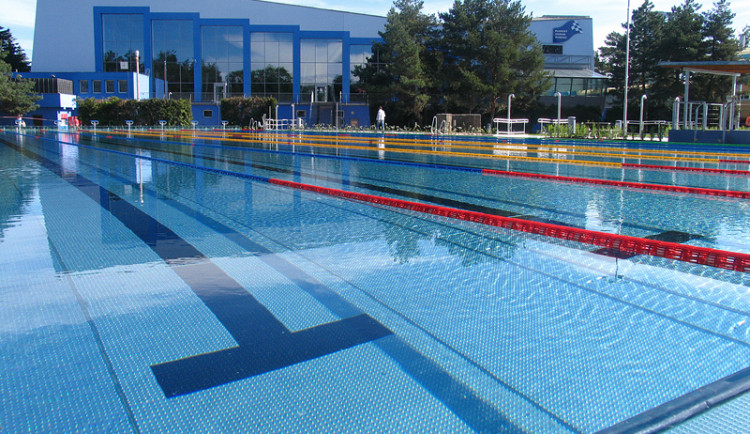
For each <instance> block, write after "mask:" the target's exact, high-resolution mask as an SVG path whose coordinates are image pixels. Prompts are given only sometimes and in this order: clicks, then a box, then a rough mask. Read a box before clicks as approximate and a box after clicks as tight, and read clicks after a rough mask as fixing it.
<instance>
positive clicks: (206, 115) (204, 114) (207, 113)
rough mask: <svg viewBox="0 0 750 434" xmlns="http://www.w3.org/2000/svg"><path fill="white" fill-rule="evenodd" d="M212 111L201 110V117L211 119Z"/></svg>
mask: <svg viewBox="0 0 750 434" xmlns="http://www.w3.org/2000/svg"><path fill="white" fill-rule="evenodd" d="M213 115H214V111H213V110H203V117H204V118H210V117H213Z"/></svg>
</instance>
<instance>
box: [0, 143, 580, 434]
mask: <svg viewBox="0 0 750 434" xmlns="http://www.w3.org/2000/svg"><path fill="white" fill-rule="evenodd" d="M45 140H50V139H45ZM50 141H53V142H57V141H56V140H50ZM0 142H3V143H5V144H6V145H8V146H10V147H11V148H13V149H15V150H16V151H18V152H20V153H22V154H24V155H26V156H27V157H29V158H31V159H33V160H35V161H37V162H39V163H40V164H41V165H42V166H43V167H45V168H46V169H47V170H50V171H51V172H53V173H55V174H57V175H58V176H60V177H61V178H62V179H64V180H66V181H68V182H69V183H71V184H72V185H73V186H75V187H77V188H78V189H79V190H81V191H82V192H83V193H84V194H86V195H87V196H89V197H90V198H92V199H94V201H95V202H97V203H99V204H100V205H102V203H101V198H102V197H105V196H104V195H103V194H101V193H100V194H98V195H97V193H96V190H97V187H98V190H99V191H100V192H106V197H110V196H112V197H117V198H119V196H117V195H116V194H114V193H112V192H110V191H109V190H107V189H106V188H105V187H103V186H99V185H98V184H95V183H93V182H91V181H89V180H88V179H87V178H85V177H83V176H81V175H80V174H77V173H76V174H75V175H74V177H71V176H70V175H69V174H66V175H65V176H64V177H63V176H62V172H61V168H60V166H59V165H57V164H56V163H54V162H52V161H51V160H49V159H47V158H46V157H43V156H41V155H39V154H36V153H34V152H32V151H30V150H27V149H21V148H19V147H17V146H16V145H14V144H11V143H9V142H7V141H5V140H2V139H0ZM127 155H129V156H134V157H137V158H140V157H138V156H136V155H132V154H127ZM55 167H56V169H55ZM110 176H111V174H110ZM120 199H121V200H117V203H118V206H119V205H122V204H127V205H130V203H129V202H128V201H127V200H124V199H122V198H120ZM169 202H170V203H168V205H169V206H172V207H173V208H175V209H177V210H178V211H181V212H183V213H186V214H187V215H188V216H191V217H194V218H198V219H199V220H200V221H201V222H202V223H204V224H207V225H208V226H210V227H211V228H212V229H213V230H215V231H217V232H218V233H221V234H222V235H224V236H225V237H226V238H228V239H229V240H230V241H232V242H235V243H236V244H238V245H239V246H240V247H243V248H245V249H246V250H247V251H249V252H251V253H254V254H255V255H256V256H257V257H258V258H259V259H260V260H262V261H264V262H266V263H267V264H268V265H269V266H271V267H272V268H274V269H275V270H277V271H278V272H279V273H281V274H282V275H284V276H285V277H287V278H288V279H290V280H291V281H292V282H294V283H296V284H298V285H299V286H300V288H301V289H302V290H304V291H305V292H307V293H308V294H310V295H311V296H312V297H313V298H315V299H316V300H317V301H318V302H320V303H321V304H322V305H324V306H325V307H326V308H328V309H330V310H331V311H332V312H333V313H335V314H337V315H339V316H341V315H356V316H354V317H353V318H354V319H355V320H357V319H359V318H360V317H362V316H366V317H368V318H370V317H369V315H366V314H364V313H362V311H361V310H360V309H359V308H357V307H356V306H354V305H353V304H351V303H350V302H348V301H347V300H346V299H344V298H342V297H341V296H340V295H339V294H338V293H336V292H335V291H333V290H332V289H330V288H328V287H327V286H325V285H324V284H323V283H322V282H320V281H318V280H317V279H316V278H314V277H313V276H310V275H308V274H307V273H305V272H304V271H302V270H301V269H299V268H298V267H296V266H295V265H294V264H292V263H291V262H288V261H286V260H285V259H284V258H282V257H280V256H279V255H276V254H275V253H274V252H272V251H271V250H269V249H267V248H265V247H263V246H261V245H259V244H257V243H255V242H253V241H252V240H250V239H249V238H247V237H246V236H245V235H244V234H241V233H239V232H237V231H236V230H234V229H232V228H230V227H228V226H226V225H224V224H223V223H220V222H218V221H216V220H214V219H212V218H211V217H209V216H207V215H205V214H202V213H200V212H199V211H197V210H194V209H190V208H188V207H187V206H185V205H183V204H181V203H179V202H176V201H174V200H170V201H169ZM126 208H127V210H126V211H125V212H119V213H118V212H115V213H114V214H113V216H114V217H116V218H118V220H120V221H122V222H123V224H125V225H126V226H127V227H128V228H129V229H131V230H134V232H135V234H136V235H137V236H139V237H141V234H140V232H143V231H142V230H141V229H142V228H144V227H146V228H151V229H152V230H153V229H154V228H156V229H155V232H156V235H157V236H158V239H159V240H165V239H166V238H167V235H169V237H173V236H174V237H176V238H174V239H173V238H170V239H169V242H168V243H165V244H167V245H165V246H164V249H160V250H161V251H162V252H166V255H167V256H172V255H173V253H174V248H175V245H174V244H175V243H177V244H179V245H182V246H184V247H185V248H186V249H188V250H190V251H191V252H190V255H192V256H193V258H194V259H200V257H199V256H200V255H202V254H201V253H200V252H198V251H197V249H195V247H193V246H192V245H191V244H189V243H188V242H187V241H186V240H184V239H182V238H179V236H178V235H176V234H174V233H173V232H172V231H171V230H170V229H168V228H166V227H165V226H163V225H162V224H161V223H159V222H158V221H157V220H155V219H153V218H152V217H151V216H150V215H148V214H146V213H145V212H144V211H141V210H140V209H138V208H137V207H135V206H133V205H130V206H129V207H127V206H126ZM110 212H112V210H110ZM134 215H136V216H139V217H144V218H146V219H147V220H148V221H149V222H150V223H151V224H148V225H145V226H143V225H140V224H139V222H138V221H137V220H136V221H132V218H133V216H134ZM126 217H127V218H126ZM122 219H124V220H125V221H123V220H122ZM152 220H153V221H152ZM129 222H130V223H131V224H129ZM133 225H135V226H134V227H131V226H133ZM142 239H143V238H142ZM144 241H145V240H144ZM152 244H153V243H152ZM152 244H149V247H151V248H152V249H156V247H154V246H153V245H152ZM157 254H159V255H160V256H161V254H160V253H158V252H157ZM190 255H188V256H190ZM179 256H180V257H179V258H176V260H175V261H172V263H170V262H167V264H168V265H169V266H170V267H171V268H172V269H173V270H175V271H181V270H182V269H183V268H190V267H194V266H195V265H196V264H194V263H191V264H185V261H184V258H183V257H182V255H179ZM165 261H166V260H165ZM208 262H209V264H212V262H211V261H210V259H208ZM199 263H200V262H199ZM180 265H185V267H182V268H176V267H180ZM214 267H215V266H214ZM214 267H211V268H214ZM215 268H218V267H215ZM206 271H207V270H205V269H201V270H190V269H187V270H185V271H184V272H183V273H182V274H181V273H179V272H178V275H179V276H180V277H181V278H183V279H185V278H187V279H189V280H193V278H195V279H198V281H197V282H196V283H197V284H198V285H202V286H205V284H207V283H210V284H212V285H214V284H216V281H215V279H216V277H217V276H216V275H215V273H208V274H206ZM208 271H210V270H208ZM219 271H220V272H221V273H223V271H221V270H220V269H219ZM183 274H185V276H183ZM219 277H221V276H219ZM226 279H231V280H233V279H232V278H231V277H229V276H225V278H223V279H221V280H225V282H223V283H227V282H228V283H229V285H230V286H234V284H233V283H232V282H229V281H226ZM207 280H208V281H210V282H206V281H207ZM186 283H188V285H189V286H190V287H191V289H193V290H194V291H195V289H194V288H193V286H191V284H190V282H187V281H186ZM237 285H239V284H237ZM222 288H224V286H222ZM224 289H225V291H224V294H223V295H222V294H219V295H221V296H222V297H218V298H225V297H226V296H228V295H231V293H230V291H228V290H227V288H224ZM211 291H213V290H211ZM243 291H244V289H243ZM245 293H246V294H247V296H249V297H250V298H254V297H252V295H250V293H249V292H247V291H245ZM240 295H242V296H243V297H244V298H246V299H247V296H244V294H240ZM235 298H236V297H235ZM201 300H202V301H203V302H204V303H206V301H205V300H203V298H201ZM234 301H235V302H236V301H237V300H234ZM240 301H241V300H240ZM241 304H246V303H241ZM207 307H209V309H211V307H210V306H207ZM240 307H242V306H240ZM251 307H254V308H255V309H256V310H257V309H261V313H262V309H264V307H263V306H262V305H260V306H251ZM229 308H230V309H229V310H230V311H229V312H227V314H231V311H232V310H237V308H238V306H229ZM211 311H212V312H213V313H214V314H215V315H216V314H217V313H216V312H214V309H211ZM269 314H270V312H269ZM217 316H219V318H220V321H221V316H220V315H217ZM231 316H234V315H230V317H229V319H230V321H232V323H237V324H234V325H237V327H241V325H238V324H240V323H241V324H245V323H247V321H246V318H247V316H243V317H242V318H237V319H236V320H235V319H232V318H231ZM346 319H349V320H351V319H352V318H346ZM342 321H343V320H342ZM372 321H375V323H376V324H380V323H378V322H377V321H376V320H374V319H373V320H372ZM271 322H272V323H273V321H272V320H271ZM360 322H361V321H360ZM336 323H338V322H336ZM336 323H327V324H336ZM327 324H323V325H321V326H326V325H327ZM222 325H223V326H224V327H225V328H227V331H229V332H230V333H232V331H233V330H232V327H228V326H227V324H225V323H224V321H222ZM264 325H265V324H264ZM271 325H272V326H273V324H271ZM355 325H357V324H355ZM321 326H316V327H317V328H320V327H321ZM281 327H283V325H281ZM316 327H313V328H316ZM381 327H384V326H381ZM274 328H276V327H274ZM267 329H268V327H265V328H264V330H266V331H267ZM307 330H310V329H307ZM385 330H388V329H385ZM240 332H242V331H241V330H240ZM331 332H333V333H334V334H338V335H339V337H338V338H337V337H331V338H330V339H340V338H341V335H342V333H341V331H339V332H338V333H336V332H335V331H331ZM388 332H389V333H388V334H387V335H384V336H382V337H380V338H376V339H374V340H372V341H371V342H372V343H373V344H374V345H376V346H377V347H378V348H380V349H381V350H382V351H383V352H384V353H385V354H387V355H388V356H390V357H391V358H392V360H393V361H394V362H395V363H396V364H398V365H399V366H401V368H402V369H403V370H404V372H406V373H407V374H408V375H409V376H411V377H412V378H413V379H414V380H415V381H416V382H417V383H418V384H420V385H421V386H422V387H424V388H425V389H426V390H427V391H428V392H429V393H430V394H432V395H433V396H434V397H435V398H436V399H438V400H439V401H440V402H442V403H443V404H444V405H445V406H446V408H448V409H449V410H450V411H451V412H453V413H454V414H455V415H456V417H458V418H459V419H461V420H462V421H463V422H465V423H466V424H467V425H469V426H470V427H472V429H474V430H476V431H478V432H493V431H497V430H498V429H502V430H504V431H507V432H511V433H522V432H523V430H522V429H520V428H519V427H517V426H515V424H514V423H513V422H512V421H510V420H508V419H507V418H506V417H505V416H504V415H503V414H502V413H501V412H500V411H499V410H498V409H496V408H495V407H493V406H492V405H490V404H489V403H487V402H485V401H484V400H483V399H481V398H480V397H479V396H477V395H476V394H475V393H474V391H473V390H472V389H471V388H470V387H469V386H467V385H465V384H464V383H462V382H460V381H459V380H457V379H455V378H454V377H453V376H451V375H450V374H449V373H448V372H447V371H445V370H444V369H443V368H442V367H440V366H439V365H438V364H437V363H436V362H435V361H433V360H432V359H429V358H427V357H426V356H424V355H422V354H421V353H420V352H418V351H417V350H416V349H414V348H413V347H412V346H411V345H409V344H408V343H407V342H406V341H404V340H403V339H402V338H401V337H399V336H397V335H394V334H392V333H391V332H390V330H388ZM294 333H299V332H294ZM294 333H292V334H294ZM344 334H345V333H344ZM232 335H233V336H234V334H232ZM318 335H320V333H318ZM318 337H320V336H318ZM322 337H323V338H325V337H326V334H323V335H322ZM344 337H346V336H344ZM235 339H236V340H237V341H238V343H240V340H239V339H237V337H235ZM262 341H263V339H261V343H262ZM253 344H255V345H256V346H257V342H253ZM241 346H242V345H240V347H234V348H229V349H227V350H220V351H217V352H214V353H207V356H209V358H210V359H211V360H209V361H208V362H210V363H207V365H206V369H208V370H210V371H211V372H214V371H216V370H217V362H218V363H222V362H226V363H229V364H230V366H229V368H230V369H229V371H232V370H234V371H242V370H243V367H242V366H238V365H237V360H236V359H237V358H239V359H240V362H241V359H242V357H243V356H246V354H245V353H247V352H248V351H252V350H247V349H246V348H245V349H243V348H241ZM238 348H239V349H238ZM322 350H325V348H323V349H322ZM316 351H317V352H319V351H321V349H320V348H314V349H312V350H311V351H309V352H311V353H314V352H316ZM277 352H278V349H277ZM459 354H460V353H459ZM200 356H202V355H200ZM200 356H193V357H188V358H186V359H179V360H177V361H175V362H180V361H186V362H183V364H188V365H191V366H188V367H189V368H191V367H195V366H194V365H195V364H196V362H200V361H201V360H196V358H198V357H200ZM262 358H263V359H268V358H269V357H268V352H262ZM175 362H166V363H163V364H158V365H152V370H153V371H154V373H155V374H156V372H161V371H163V370H164V366H166V365H168V364H170V363H175ZM263 364H267V362H264V363H263ZM220 371H221V372H219V373H218V374H217V375H218V376H219V377H221V379H224V377H222V374H225V375H224V376H226V375H230V376H231V375H235V376H236V375H239V374H242V372H225V371H226V370H220ZM167 377H169V376H167ZM193 377H196V376H195V375H192V377H191V378H189V380H190V381H192V383H191V384H193V383H194V384H193V387H195V386H196V385H197V386H198V387H202V386H205V384H203V383H202V382H201V381H200V380H201V379H200V378H193ZM490 377H491V378H493V379H495V380H497V378H495V377H493V376H490ZM245 378H246V377H245ZM240 379H242V378H239V379H235V380H232V381H237V380H240ZM165 381H167V382H170V381H173V380H172V379H170V378H167V379H166V380H165ZM160 384H161V382H160ZM222 384H226V383H222ZM501 384H503V386H504V387H506V388H508V390H509V391H510V392H512V393H513V394H515V395H517V396H519V397H520V398H522V399H523V400H525V401H527V402H528V403H529V404H530V405H532V406H533V407H534V408H536V409H538V410H539V411H541V412H543V413H544V414H546V415H547V416H549V417H550V418H551V419H552V420H554V421H555V422H557V423H559V424H560V425H562V426H564V427H566V428H567V429H569V430H570V431H572V432H580V431H579V430H577V429H575V428H574V427H573V426H572V425H570V424H569V423H568V422H566V421H564V420H563V419H561V418H560V417H559V416H557V415H555V414H554V413H552V412H550V411H549V410H548V409H546V408H544V407H542V406H541V405H540V404H538V403H536V402H535V401H534V400H532V399H531V398H530V397H528V396H526V395H524V394H522V393H521V392H519V391H517V390H515V389H513V388H512V387H510V386H509V385H506V384H505V383H503V382H502V381H501ZM211 387H213V386H211ZM169 390H171V391H172V392H175V393H176V394H175V395H172V396H179V395H182V394H183V393H181V392H183V391H184V390H182V389H180V388H179V385H178V386H177V388H174V387H173V388H172V389H169ZM199 390H203V389H202V388H199ZM164 392H165V395H167V393H168V392H167V391H166V390H165V391H164ZM186 393H191V392H186ZM167 397H170V396H169V395H167Z"/></svg>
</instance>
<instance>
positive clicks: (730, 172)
mask: <svg viewBox="0 0 750 434" xmlns="http://www.w3.org/2000/svg"><path fill="white" fill-rule="evenodd" d="M622 167H627V168H634V169H655V170H675V171H686V172H708V173H723V174H728V175H750V171H747V170H731V169H709V168H705V167H681V166H659V165H656V164H635V163H622Z"/></svg>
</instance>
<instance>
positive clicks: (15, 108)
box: [0, 52, 41, 116]
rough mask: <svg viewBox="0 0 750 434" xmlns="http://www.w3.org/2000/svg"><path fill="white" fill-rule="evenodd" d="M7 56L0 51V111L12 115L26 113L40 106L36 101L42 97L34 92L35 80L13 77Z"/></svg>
mask: <svg viewBox="0 0 750 434" xmlns="http://www.w3.org/2000/svg"><path fill="white" fill-rule="evenodd" d="M5 56H6V54H5V53H3V52H0V111H2V112H4V113H7V114H9V115H12V116H18V115H25V114H26V113H28V112H30V111H34V110H36V109H37V108H38V107H39V106H38V105H36V104H35V103H36V101H38V100H39V99H40V98H41V97H40V96H38V95H35V94H34V93H33V91H34V82H33V81H31V80H24V79H22V78H18V77H13V73H12V72H11V67H10V65H9V64H8V63H6V62H5V60H4V59H5Z"/></svg>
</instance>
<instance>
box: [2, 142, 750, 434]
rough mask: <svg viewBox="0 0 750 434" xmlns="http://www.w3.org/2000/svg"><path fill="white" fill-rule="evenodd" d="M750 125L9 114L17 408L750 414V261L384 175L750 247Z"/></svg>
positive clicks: (661, 235) (396, 425)
mask: <svg viewBox="0 0 750 434" xmlns="http://www.w3.org/2000/svg"><path fill="white" fill-rule="evenodd" d="M748 151H750V150H748V149H745V148H742V147H736V148H718V147H715V148H705V147H704V148H699V147H693V146H689V145H674V148H670V149H666V148H665V147H663V146H662V145H650V144H644V143H637V144H628V146H626V145H623V144H622V143H616V142H612V143H591V142H578V143H577V142H571V141H563V140H560V141H559V142H557V141H555V140H546V141H538V140H537V141H532V140H528V141H527V142H526V143H522V142H511V143H509V142H507V141H506V140H504V139H495V138H484V139H479V138H471V137H430V136H415V137H412V136H405V135H393V136H390V135H388V136H373V135H349V134H334V133H318V134H315V133H304V134H302V133H300V134H286V133H257V132H222V131H213V132H193V131H185V132H182V133H177V132H169V133H167V134H163V133H160V132H159V131H148V132H144V131H138V132H133V133H132V134H128V133H127V132H102V131H99V132H98V133H96V134H94V133H92V132H81V133H68V132H54V131H48V132H31V131H30V132H26V133H23V134H16V132H14V131H6V132H4V133H0V197H2V201H0V276H2V277H1V278H0V303H1V305H2V306H3V307H2V309H0V312H2V313H1V314H0V320H1V321H0V336H1V337H2V339H0V346H1V350H0V369H2V372H3V375H2V376H0V406H1V407H2V411H0V431H3V432H20V431H33V432H41V431H49V432H74V431H75V432H79V431H89V432H102V431H106V432H141V431H143V432H185V431H191V432H222V431H223V432H245V431H252V432H290V431H291V432H350V431H358V432H362V431H365V432H368V431H388V432H394V431H395V432H400V431H439V432H461V431H490V432H493V431H511V432H522V431H530V432H596V431H600V430H604V429H607V428H611V429H612V430H613V431H617V430H622V431H627V430H630V429H633V427H654V426H660V425H659V424H660V423H662V422H664V420H665V419H667V418H669V417H672V416H675V415H680V414H688V415H693V414H696V416H695V417H690V418H688V420H687V422H684V423H683V424H681V425H679V426H677V427H676V428H674V431H675V432H694V431H700V432H709V431H716V432H731V431H737V432H741V431H746V430H747V429H749V428H750V411H748V410H747V408H750V396H748V394H742V392H743V391H744V390H747V385H748V384H750V370H749V369H748V368H749V367H750V278H748V273H747V272H740V271H731V270H728V269H723V268H717V267H712V266H708V265H700V264H695V263H690V262H685V261H678V260H673V259H668V258H665V257H660V256H652V255H643V254H639V255H633V254H629V253H627V252H620V251H615V250H613V249H608V248H602V247H601V245H591V244H587V243H582V242H576V241H570V240H565V239H559V238H554V237H549V236H542V235H537V234H534V233H527V232H522V231H517V230H509V229H504V228H501V227H496V226H490V225H486V224H481V223H478V222H476V221H465V220H461V219H458V218H450V217H444V216H442V215H435V214H434V213H430V212H418V211H414V210H413V209H404V208H399V207H394V206H389V205H388V203H386V202H384V201H383V200H381V199H380V198H392V199H396V200H399V201H409V202H419V203H423V204H428V205H429V206H430V207H442V208H451V209H459V210H466V211H468V212H474V213H481V214H482V215H491V216H500V217H503V218H509V219H517V220H522V221H527V222H531V223H530V224H539V225H545V224H548V225H554V226H555V227H569V228H577V229H580V230H583V231H594V232H601V233H605V234H613V235H617V236H619V235H626V236H630V237H637V238H638V239H642V240H657V241H660V242H666V243H679V244H684V245H687V246H695V247H700V248H710V249H716V250H719V251H722V252H731V253H738V254H745V255H746V254H750V229H749V228H750V199H746V198H737V197H723V196H720V195H717V194H716V193H715V191H716V190H721V191H731V192H748V191H750V176H749V175H750V171H748V170H749V169H750V164H745V163H743V161H750V153H749V152H748ZM720 160H721V161H720ZM680 168H690V169H692V170H680ZM482 169H484V170H482ZM493 171H494V172H493ZM507 172H512V173H507ZM519 173H530V174H537V175H549V176H550V177H549V178H527V177H519V176H517V175H518V174H519ZM552 177H560V178H552ZM561 177H568V178H561ZM573 178H575V179H573ZM586 180H610V181H614V182H617V183H622V185H626V184H625V183H638V184H639V185H641V186H657V185H669V186H685V187H693V188H696V189H703V190H701V191H703V193H706V194H699V193H684V192H679V191H660V190H655V189H653V188H651V187H648V188H642V187H636V186H634V185H635V184H634V185H633V186H631V187H624V186H617V185H614V184H613V185H599V184H590V183H588V182H587V181H586ZM293 183H296V184H293ZM308 186H316V187H318V188H320V189H319V191H317V192H315V191H307V190H305V189H304V188H307V187H308ZM654 188H656V187H654ZM342 190H343V191H346V192H354V193H361V194H363V195H367V196H368V198H375V199H372V200H369V199H367V200H354V199H352V198H346V197H340V193H339V192H340V191H342ZM696 191H698V190H696ZM363 197H364V196H363ZM644 242H646V241H644ZM732 375H734V377H731V378H730V379H731V381H724V382H720V381H719V380H721V379H725V378H726V377H728V376H732ZM706 386H707V387H706ZM723 395H727V396H730V397H731V399H729V400H728V401H726V402H723V401H722V402H723V404H722V405H720V406H718V407H716V408H714V409H712V410H710V411H708V412H704V413H700V414H698V413H699V412H697V411H695V410H694V408H693V407H696V406H698V407H699V406H700V404H701V403H703V402H706V401H708V402H711V401H712V400H720V399H719V398H720V397H721V396H723ZM681 412H682V413H681ZM685 417H687V416H685ZM628 420H629V421H630V422H629V423H630V425H625V424H622V423H623V422H624V421H628Z"/></svg>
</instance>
